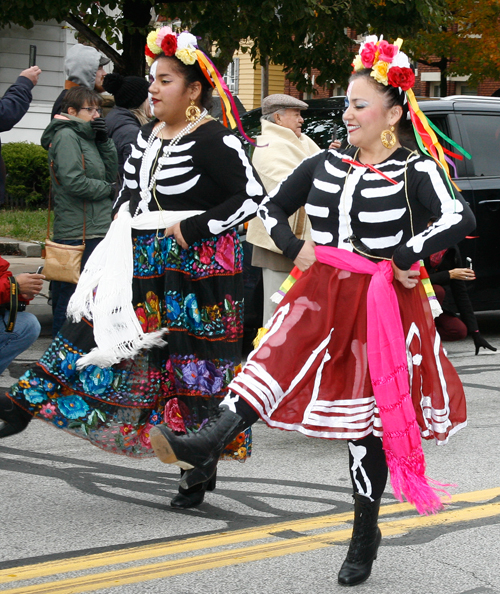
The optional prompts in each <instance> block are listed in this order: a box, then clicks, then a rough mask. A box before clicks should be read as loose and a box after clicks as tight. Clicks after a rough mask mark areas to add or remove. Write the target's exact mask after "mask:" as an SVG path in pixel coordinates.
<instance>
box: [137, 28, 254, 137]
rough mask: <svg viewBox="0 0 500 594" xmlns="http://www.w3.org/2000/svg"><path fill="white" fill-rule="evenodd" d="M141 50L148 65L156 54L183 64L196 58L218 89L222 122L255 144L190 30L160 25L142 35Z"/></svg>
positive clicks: (226, 88) (231, 98)
mask: <svg viewBox="0 0 500 594" xmlns="http://www.w3.org/2000/svg"><path fill="white" fill-rule="evenodd" d="M145 54H146V62H147V64H148V66H149V67H151V66H152V64H153V62H154V61H155V60H156V59H157V58H158V57H159V56H160V55H164V56H169V57H170V56H175V57H176V58H178V59H179V60H180V61H181V62H182V63H183V64H185V65H186V66H193V65H194V64H196V63H197V62H198V65H199V66H200V68H201V70H202V72H203V74H204V75H205V78H206V79H207V81H208V82H209V83H210V85H211V86H212V88H216V89H217V91H218V93H219V96H220V100H221V104H222V116H223V123H224V126H226V127H229V126H231V128H236V127H238V130H239V131H240V133H241V134H242V136H244V138H246V140H247V141H248V142H250V144H253V145H254V144H255V142H254V141H253V140H251V139H250V138H249V137H248V136H247V135H246V134H245V131H244V130H243V126H242V124H241V120H240V118H239V115H238V109H237V107H236V104H235V102H234V99H233V96H232V95H231V91H230V90H229V89H228V87H227V85H226V83H225V82H224V79H223V78H222V76H221V75H220V73H219V71H218V70H217V68H216V67H215V65H214V64H213V62H212V61H211V60H210V58H209V57H208V56H207V55H206V54H204V53H203V52H202V51H201V50H200V49H198V41H197V39H196V37H195V36H194V35H193V34H192V33H190V32H189V31H182V32H181V33H176V32H175V31H173V30H172V29H171V27H160V28H159V29H156V30H155V31H151V32H150V33H149V35H148V36H147V38H146V48H145Z"/></svg>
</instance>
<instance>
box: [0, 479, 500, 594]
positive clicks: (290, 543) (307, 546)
mask: <svg viewBox="0 0 500 594" xmlns="http://www.w3.org/2000/svg"><path fill="white" fill-rule="evenodd" d="M499 496H500V488H495V489H488V490H485V491H475V492H472V493H463V494H460V495H454V496H453V497H452V498H451V501H450V504H449V507H448V509H447V511H444V512H441V513H439V514H437V515H434V516H417V515H414V514H413V515H410V516H407V517H404V518H401V519H393V520H391V519H389V520H387V521H385V522H384V521H381V529H382V533H383V535H384V536H394V535H400V534H404V533H406V532H409V531H410V530H416V529H421V528H428V527H432V526H442V525H446V524H456V523H467V522H471V521H473V520H480V519H484V518H489V517H493V516H500V503H488V502H489V501H491V500H492V499H494V498H496V497H499ZM467 503H470V504H474V505H471V506H463V504H467ZM460 504H462V505H461V506H460V507H459V508H458V509H451V508H453V507H454V506H455V505H457V506H459V505H460ZM478 504H479V505H478ZM409 511H410V512H413V507H412V506H410V505H408V504H405V503H398V504H391V505H385V506H383V507H381V509H380V516H381V520H383V517H384V516H393V515H396V514H401V513H404V512H409ZM351 519H352V513H351V512H349V513H341V514H332V515H328V516H320V517H314V518H307V519H302V520H295V521H290V522H282V523H278V524H269V525H266V526H261V527H258V528H248V529H245V530H236V531H234V532H221V533H219V534H211V535H207V536H200V537H194V538H187V539H185V540H176V541H171V542H167V543H164V544H155V545H145V546H142V547H133V548H127V549H121V550H117V551H112V552H107V553H100V554H95V555H87V556H84V557H73V558H68V559H63V560H60V561H50V562H47V563H38V564H35V565H25V566H20V567H15V568H11V569H5V570H0V584H7V583H13V582H21V581H22V582H26V581H28V580H40V578H44V577H47V576H50V577H55V576H58V575H59V576H60V575H61V574H65V573H68V572H73V573H75V572H88V571H89V570H92V569H95V568H98V567H111V566H115V565H120V564H124V563H137V562H138V561H142V560H152V559H159V558H164V557H172V556H174V555H181V554H183V553H190V552H193V551H197V552H198V551H200V552H201V551H203V550H206V549H218V550H217V551H214V552H209V553H205V554H199V555H195V556H190V557H185V558H180V559H170V560H161V561H158V562H156V563H149V564H146V565H135V566H133V567H127V568H122V569H117V570H110V571H105V572H102V573H87V574H86V575H83V576H81V577H76V578H70V579H59V580H58V581H51V582H45V583H42V584H34V585H24V586H21V587H15V588H13V589H10V590H2V592H3V594H35V593H36V594H55V593H57V594H75V593H79V592H92V591H95V590H100V589H104V588H113V587H116V586H123V585H126V584H134V583H139V582H145V581H149V580H152V579H155V580H156V579H159V578H166V577H170V576H174V575H180V574H185V573H192V572H195V571H205V570H208V569H214V568H218V567H225V566H229V565H236V564H239V563H249V562H251V561H259V560H261V559H269V558H273V557H281V556H284V555H290V554H293V553H301V552H305V551H312V550H315V549H321V548H325V547H329V546H332V545H334V544H337V543H340V542H345V541H347V540H348V539H349V538H350V535H351V528H350V527H349V528H337V529H336V530H331V531H325V530H326V529H328V528H335V527H336V526H337V527H338V526H342V524H345V523H346V522H347V521H349V520H351ZM287 530H293V531H294V532H295V533H303V532H310V533H312V534H304V535H302V536H297V537H296V538H291V539H290V538H286V539H283V538H280V533H282V532H285V531H287ZM318 530H322V532H319V533H316V534H314V532H317V531H318ZM253 541H267V542H259V543H258V544H254V545H250V544H248V545H247V546H245V543H251V542H253ZM235 544H241V545H244V546H242V547H240V548H228V549H222V550H220V549H221V547H228V546H231V545H235Z"/></svg>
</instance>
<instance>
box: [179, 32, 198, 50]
mask: <svg viewBox="0 0 500 594" xmlns="http://www.w3.org/2000/svg"><path fill="white" fill-rule="evenodd" d="M190 46H192V47H190ZM193 47H198V40H197V39H196V37H195V36H194V35H192V34H191V33H189V32H188V31H183V32H182V33H180V34H179V36H178V37H177V49H192V48H193Z"/></svg>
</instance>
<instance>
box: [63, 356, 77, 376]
mask: <svg viewBox="0 0 500 594" xmlns="http://www.w3.org/2000/svg"><path fill="white" fill-rule="evenodd" d="M78 358H79V357H78V355H77V354H76V353H67V354H66V357H65V358H64V359H63V361H62V363H61V370H62V372H63V374H64V376H65V377H67V378H68V379H70V378H72V377H73V376H74V375H75V374H76V372H77V369H76V362H77V361H78Z"/></svg>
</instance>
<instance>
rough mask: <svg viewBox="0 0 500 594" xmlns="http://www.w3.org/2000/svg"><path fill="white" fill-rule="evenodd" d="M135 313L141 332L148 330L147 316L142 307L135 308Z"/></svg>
mask: <svg viewBox="0 0 500 594" xmlns="http://www.w3.org/2000/svg"><path fill="white" fill-rule="evenodd" d="M135 315H136V316H137V319H138V320H139V323H140V324H141V327H142V330H143V332H147V331H148V318H147V316H146V312H145V311H144V308H143V307H138V308H137V309H136V310H135Z"/></svg>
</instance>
